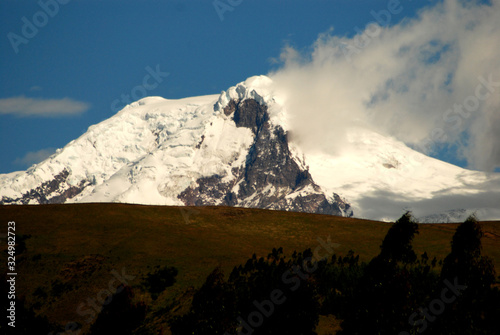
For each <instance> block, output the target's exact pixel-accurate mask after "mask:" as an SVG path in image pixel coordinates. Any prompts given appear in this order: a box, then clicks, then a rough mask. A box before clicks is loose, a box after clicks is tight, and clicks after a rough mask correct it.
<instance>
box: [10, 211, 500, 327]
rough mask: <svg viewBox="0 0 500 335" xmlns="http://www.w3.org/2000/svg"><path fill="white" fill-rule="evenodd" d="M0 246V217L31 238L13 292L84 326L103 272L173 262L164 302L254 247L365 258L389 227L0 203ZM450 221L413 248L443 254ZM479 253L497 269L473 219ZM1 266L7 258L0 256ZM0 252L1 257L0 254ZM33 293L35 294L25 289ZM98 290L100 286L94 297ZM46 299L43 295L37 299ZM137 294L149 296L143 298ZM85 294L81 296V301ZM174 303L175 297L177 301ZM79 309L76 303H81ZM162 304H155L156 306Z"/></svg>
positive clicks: (493, 234)
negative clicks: (327, 246) (324, 244)
mask: <svg viewBox="0 0 500 335" xmlns="http://www.w3.org/2000/svg"><path fill="white" fill-rule="evenodd" d="M0 218H1V221H2V222H3V227H4V228H3V230H4V232H0V234H2V235H0V236H2V237H3V238H2V241H4V242H2V248H1V249H2V250H5V249H6V247H7V243H6V240H5V234H6V233H7V222H8V221H15V222H16V234H17V235H18V236H21V235H31V237H30V238H28V239H26V248H27V249H26V251H25V252H24V253H23V254H21V255H18V256H17V259H16V260H17V272H18V278H17V283H16V289H17V293H18V295H19V294H20V295H22V296H26V300H27V303H28V304H29V305H34V306H35V310H36V311H37V312H38V313H40V314H44V315H47V316H48V318H49V320H51V321H52V322H55V323H58V324H61V325H64V324H66V323H67V322H70V321H76V322H79V323H81V324H83V326H84V327H83V330H84V331H86V330H87V329H88V326H89V325H90V324H91V322H93V321H94V320H95V319H94V318H93V317H92V315H91V314H90V313H87V314H86V315H83V316H82V315H80V314H82V313H78V308H80V311H82V310H84V311H85V310H88V308H89V307H88V306H90V304H91V301H92V300H99V299H103V297H104V298H105V292H104V290H106V289H109V286H110V283H111V286H114V287H116V286H117V285H118V282H117V281H114V282H113V281H112V280H113V278H115V277H114V276H113V274H112V273H111V271H112V270H116V271H117V272H120V273H121V272H122V271H123V272H125V273H126V274H127V275H129V276H134V277H135V278H134V279H131V280H129V282H130V284H131V285H132V286H138V285H139V284H140V282H141V279H142V278H143V276H144V275H145V274H146V273H148V272H149V271H150V268H152V267H154V266H156V265H162V266H163V265H168V266H175V267H176V268H177V269H178V270H179V274H178V276H177V283H176V284H175V285H174V286H172V287H171V288H169V289H167V292H165V293H164V294H163V295H162V296H160V298H159V299H158V302H157V305H162V304H163V306H167V305H168V304H169V303H171V302H172V301H173V300H174V299H175V298H176V297H177V298H178V297H180V296H182V294H183V292H185V291H186V289H188V288H189V287H198V286H199V285H201V283H203V281H204V280H205V278H206V276H207V275H208V274H209V273H210V271H211V270H213V269H214V268H215V267H217V266H220V267H222V268H223V269H224V270H225V271H226V274H227V273H228V272H229V271H230V270H231V269H232V267H234V266H236V265H239V264H242V263H244V262H245V261H246V260H247V259H248V258H249V257H251V256H252V254H253V253H256V254H257V256H266V255H267V254H268V253H269V252H270V251H271V249H272V248H274V247H276V248H278V247H283V249H284V252H285V254H286V255H290V254H291V253H292V252H293V251H294V250H297V251H303V250H304V249H306V248H314V247H316V246H317V245H319V242H318V238H321V239H323V240H326V239H327V238H328V237H329V238H330V240H331V242H332V243H337V244H339V246H338V248H337V249H336V253H337V254H346V253H347V252H348V251H349V250H350V249H352V250H354V251H355V252H356V253H358V254H359V255H360V258H361V260H364V261H369V260H370V259H371V258H372V257H373V256H375V255H376V254H378V252H379V246H380V244H381V242H382V239H383V238H384V236H385V234H386V232H387V230H388V229H389V227H390V226H391V224H390V223H384V222H376V221H369V220H360V219H352V218H343V217H334V216H327V215H314V214H304V213H293V212H281V211H268V210H259V209H242V208H228V207H162V206H141V205H125V204H77V205H37V206H0ZM456 227H457V224H423V225H420V226H419V230H420V234H419V235H417V236H416V238H415V240H414V243H413V245H414V249H415V251H416V252H417V254H421V253H423V252H424V251H427V253H428V255H429V257H430V258H431V259H432V257H434V256H436V257H437V258H438V259H443V258H444V257H445V256H446V255H447V254H448V253H449V251H450V241H451V238H452V236H453V234H454V231H455V229H456ZM482 227H483V231H484V232H485V236H484V238H483V240H482V243H483V249H484V250H483V253H484V254H485V255H487V256H489V257H491V258H492V259H493V260H494V263H495V268H496V269H497V270H498V269H499V268H500V222H482ZM1 254H2V256H1V257H2V263H3V264H5V263H6V254H5V252H2V253H1ZM4 258H5V260H4ZM35 292H36V294H35V295H34V293H35ZM100 292H103V293H102V294H101V295H99V294H100ZM44 294H46V295H47V297H45V295H44ZM141 298H144V299H146V300H147V299H148V297H146V296H143V297H141ZM89 299H90V300H89ZM177 300H179V299H177ZM82 306H83V307H82ZM157 310H161V308H157Z"/></svg>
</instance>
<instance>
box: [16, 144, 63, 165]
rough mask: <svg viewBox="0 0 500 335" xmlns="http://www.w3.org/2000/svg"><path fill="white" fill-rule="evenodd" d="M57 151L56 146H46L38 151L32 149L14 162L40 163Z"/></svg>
mask: <svg viewBox="0 0 500 335" xmlns="http://www.w3.org/2000/svg"><path fill="white" fill-rule="evenodd" d="M55 152H56V149H54V148H45V149H41V150H38V151H30V152H27V153H26V154H25V155H24V156H23V157H21V158H16V160H15V161H14V164H16V165H22V166H31V165H33V164H37V163H40V162H41V161H43V160H45V159H46V158H49V157H50V156H51V155H52V154H54V153H55Z"/></svg>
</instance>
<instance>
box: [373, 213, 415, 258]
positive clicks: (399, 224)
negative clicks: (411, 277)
mask: <svg viewBox="0 0 500 335" xmlns="http://www.w3.org/2000/svg"><path fill="white" fill-rule="evenodd" d="M415 234H418V224H417V223H416V222H415V220H414V219H413V217H412V215H411V213H410V212H406V213H405V214H403V216H402V217H401V218H400V219H399V220H397V221H396V222H395V223H394V224H393V225H392V227H391V228H390V229H389V231H388V232H387V235H386V236H385V238H384V241H383V242H382V245H381V246H380V257H381V258H382V259H384V260H388V261H395V262H403V263H413V262H415V260H416V259H417V255H416V254H415V252H414V251H413V247H412V245H411V243H412V241H413V238H414V237H415Z"/></svg>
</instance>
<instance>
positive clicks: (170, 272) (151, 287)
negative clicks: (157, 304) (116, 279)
mask: <svg viewBox="0 0 500 335" xmlns="http://www.w3.org/2000/svg"><path fill="white" fill-rule="evenodd" d="M177 273H178V271H177V269H176V268H175V267H169V266H164V267H162V268H160V266H157V267H156V268H155V270H154V271H153V272H150V273H148V274H147V275H146V278H144V280H143V282H142V285H143V286H144V288H145V289H146V290H147V291H148V292H149V293H150V294H151V298H152V299H153V300H156V299H157V298H158V296H159V295H160V294H161V293H162V292H163V291H165V289H166V288H167V287H170V286H172V285H174V284H175V277H176V276H177Z"/></svg>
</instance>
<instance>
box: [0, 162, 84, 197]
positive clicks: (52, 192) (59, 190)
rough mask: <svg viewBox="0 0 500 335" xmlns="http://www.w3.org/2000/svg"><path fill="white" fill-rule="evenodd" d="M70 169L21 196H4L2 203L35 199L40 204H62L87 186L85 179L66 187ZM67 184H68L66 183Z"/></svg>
mask: <svg viewBox="0 0 500 335" xmlns="http://www.w3.org/2000/svg"><path fill="white" fill-rule="evenodd" d="M68 176H69V171H68V170H66V169H64V170H62V171H61V172H60V173H59V174H57V175H56V176H55V177H54V179H52V180H50V181H47V182H44V183H42V184H41V185H40V186H38V187H37V188H35V189H32V190H30V191H28V192H27V193H25V194H23V195H22V197H20V198H16V199H13V198H9V197H5V196H4V197H2V199H1V200H0V205H8V204H23V205H26V204H30V203H33V200H34V201H35V202H36V203H39V204H62V203H64V202H66V200H68V199H71V198H73V197H75V196H76V195H78V194H79V193H80V192H82V191H83V189H84V188H85V186H86V182H85V180H82V181H81V182H80V183H79V185H78V186H69V187H68V188H65V187H64V186H65V184H67V179H68ZM66 186H67V185H66Z"/></svg>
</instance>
